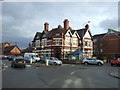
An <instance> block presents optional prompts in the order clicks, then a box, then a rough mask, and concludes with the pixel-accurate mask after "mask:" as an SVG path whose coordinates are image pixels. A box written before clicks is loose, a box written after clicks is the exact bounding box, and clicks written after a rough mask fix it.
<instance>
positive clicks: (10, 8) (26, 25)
mask: <svg viewBox="0 0 120 90" xmlns="http://www.w3.org/2000/svg"><path fill="white" fill-rule="evenodd" d="M0 7H1V3H0ZM0 15H1V16H2V42H10V43H12V44H15V42H17V45H18V46H19V48H20V49H24V48H26V47H27V46H28V43H30V42H31V41H32V40H33V38H34V36H35V34H36V32H42V31H43V29H44V23H45V22H48V23H49V30H51V29H52V28H56V27H57V26H58V25H62V26H63V21H64V19H68V20H69V25H70V27H72V28H73V29H75V30H77V29H81V28H84V26H85V23H87V22H88V21H90V24H89V25H90V30H91V33H92V35H95V34H102V33H106V32H107V31H108V28H111V29H115V30H118V3H117V2H3V3H2V14H0Z"/></svg>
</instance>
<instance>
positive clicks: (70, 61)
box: [62, 60, 82, 64]
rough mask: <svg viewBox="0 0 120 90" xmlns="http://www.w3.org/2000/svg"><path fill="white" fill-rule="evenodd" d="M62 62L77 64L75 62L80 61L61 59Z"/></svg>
mask: <svg viewBox="0 0 120 90" xmlns="http://www.w3.org/2000/svg"><path fill="white" fill-rule="evenodd" d="M62 62H63V63H67V64H77V63H82V62H81V61H75V60H62Z"/></svg>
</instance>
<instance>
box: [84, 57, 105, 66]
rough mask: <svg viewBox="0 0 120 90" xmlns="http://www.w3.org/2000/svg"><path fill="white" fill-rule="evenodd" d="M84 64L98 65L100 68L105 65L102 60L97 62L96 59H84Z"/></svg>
mask: <svg viewBox="0 0 120 90" xmlns="http://www.w3.org/2000/svg"><path fill="white" fill-rule="evenodd" d="M82 63H83V64H85V65H88V64H96V65H98V66H101V65H103V64H104V62H103V61H102V60H97V59H95V58H84V59H83V62H82Z"/></svg>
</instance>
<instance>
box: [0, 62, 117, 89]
mask: <svg viewBox="0 0 120 90" xmlns="http://www.w3.org/2000/svg"><path fill="white" fill-rule="evenodd" d="M3 65H4V69H3V70H1V71H2V88H118V80H119V79H118V78H114V77H112V76H110V75H109V73H111V72H118V67H112V66H110V64H104V65H103V66H97V65H88V66H84V65H82V64H80V65H75V64H63V65H62V66H53V67H35V66H34V65H27V66H26V68H11V67H10V62H9V61H3Z"/></svg>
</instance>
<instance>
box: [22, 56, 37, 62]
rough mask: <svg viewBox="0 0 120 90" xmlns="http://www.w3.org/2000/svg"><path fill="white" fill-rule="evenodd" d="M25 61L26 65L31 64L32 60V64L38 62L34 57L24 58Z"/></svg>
mask: <svg viewBox="0 0 120 90" xmlns="http://www.w3.org/2000/svg"><path fill="white" fill-rule="evenodd" d="M24 60H25V61H26V63H30V61H31V60H32V63H35V62H36V60H35V59H34V58H32V57H24Z"/></svg>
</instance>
